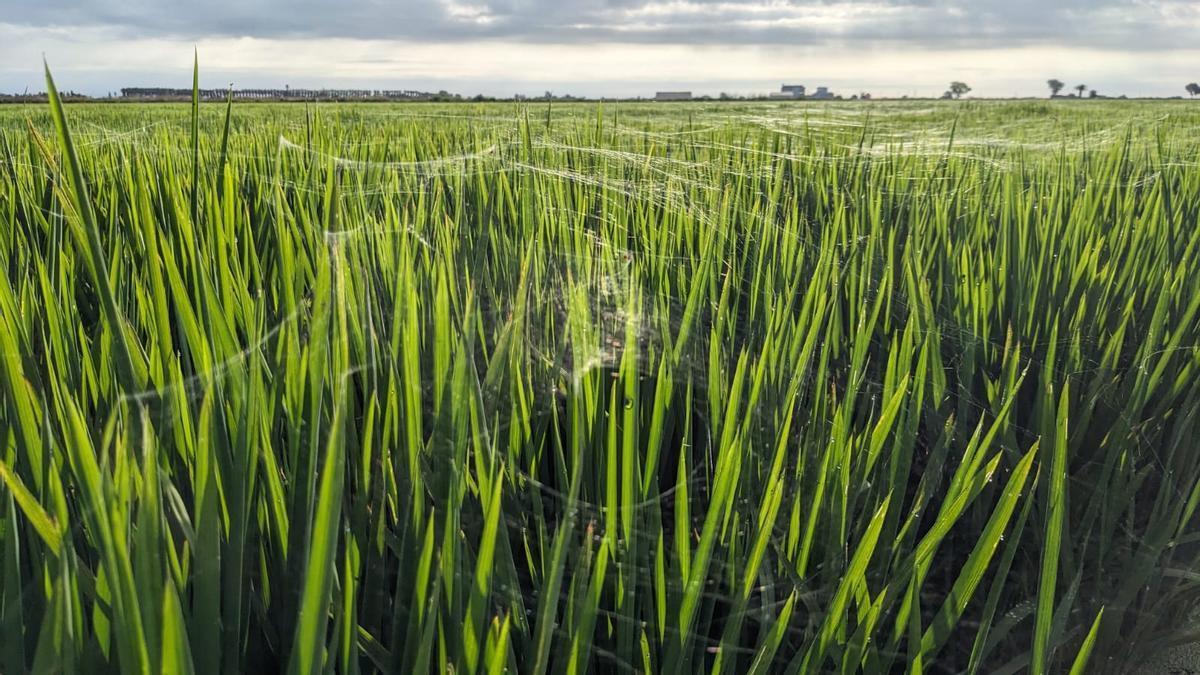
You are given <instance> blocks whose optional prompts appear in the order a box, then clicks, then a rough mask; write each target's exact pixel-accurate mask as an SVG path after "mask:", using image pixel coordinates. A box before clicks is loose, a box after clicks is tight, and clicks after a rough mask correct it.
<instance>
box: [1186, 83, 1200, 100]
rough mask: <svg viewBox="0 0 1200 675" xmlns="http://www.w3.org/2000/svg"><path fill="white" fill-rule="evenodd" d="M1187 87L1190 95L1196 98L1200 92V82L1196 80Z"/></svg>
mask: <svg viewBox="0 0 1200 675" xmlns="http://www.w3.org/2000/svg"><path fill="white" fill-rule="evenodd" d="M1186 89H1187V93H1188V95H1189V96H1191V97H1192V98H1195V97H1196V94H1200V84H1196V83H1195V82H1192V83H1190V84H1188V86H1187V87H1186Z"/></svg>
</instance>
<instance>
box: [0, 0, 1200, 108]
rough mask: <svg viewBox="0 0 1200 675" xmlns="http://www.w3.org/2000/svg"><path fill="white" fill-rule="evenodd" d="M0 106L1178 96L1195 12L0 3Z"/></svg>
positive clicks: (495, 0)
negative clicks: (1061, 92) (732, 96)
mask: <svg viewBox="0 0 1200 675" xmlns="http://www.w3.org/2000/svg"><path fill="white" fill-rule="evenodd" d="M2 4H3V5H4V6H5V10H6V11H4V12H3V13H0V92H8V93H20V92H22V91H25V90H29V91H40V90H41V89H43V88H44V85H43V80H42V73H41V60H42V57H43V55H44V56H45V58H46V60H47V61H48V62H49V63H50V65H51V67H52V69H53V71H54V73H55V78H56V80H57V82H58V85H59V87H60V89H64V90H75V91H80V92H83V93H87V94H93V95H100V94H104V93H106V92H109V91H115V90H117V89H119V88H120V87H122V86H176V87H187V86H190V82H191V79H190V78H191V60H192V47H193V46H195V47H196V48H197V49H198V51H199V54H200V68H201V80H202V82H201V83H202V85H203V86H210V87H220V86H224V85H226V84H228V83H231V82H232V83H233V84H234V85H235V86H238V87H276V86H279V87H282V86H283V85H285V84H288V85H290V86H293V87H385V88H414V89H427V90H437V89H447V90H450V91H453V92H457V93H462V94H475V93H483V94H487V95H495V96H509V95H512V94H515V93H522V94H540V93H542V92H543V91H545V90H551V91H553V92H555V93H556V94H576V95H586V96H638V95H641V96H651V95H653V93H654V91H655V90H657V89H690V90H692V91H693V92H695V93H697V94H712V95H716V94H718V93H719V92H722V91H727V92H731V93H737V94H754V93H764V92H767V91H773V90H776V89H778V87H779V85H780V84H782V83H784V82H787V83H797V84H804V85H807V86H809V87H815V86H818V85H825V86H829V87H831V88H832V89H834V90H835V91H837V92H838V93H843V94H846V95H849V94H853V93H858V92H861V91H868V92H871V93H873V94H875V95H889V96H900V95H905V94H907V95H910V96H936V95H938V94H940V93H941V92H942V91H943V90H944V89H945V88H946V85H947V83H948V82H950V81H951V80H963V81H966V82H967V83H969V84H970V85H971V86H972V87H973V88H974V91H973V92H972V93H973V94H975V95H979V96H996V97H1004V96H1042V95H1045V94H1046V93H1047V90H1046V85H1045V82H1046V80H1047V79H1048V78H1051V77H1054V78H1058V79H1060V80H1063V81H1064V82H1065V83H1066V84H1067V86H1068V87H1073V86H1075V85H1077V84H1084V85H1087V87H1088V88H1089V89H1092V88H1094V89H1097V90H1098V91H1099V92H1100V93H1102V94H1111V95H1114V96H1115V95H1120V94H1126V95H1129V96H1175V95H1183V96H1186V92H1185V90H1184V86H1185V85H1186V84H1187V83H1188V82H1195V81H1200V37H1198V36H1200V0H405V1H404V2H399V3H386V2H383V0H344V1H343V2H337V3H333V2H316V1H314V0H299V1H294V0H293V1H290V2H289V1H285V0H236V1H235V0H212V1H211V2H206V3H203V4H201V3H182V2H177V1H174V0H168V1H166V2H162V1H155V0H123V1H120V2H116V1H112V0H86V1H85V0H36V1H35V0H3V3H2Z"/></svg>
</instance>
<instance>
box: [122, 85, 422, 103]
mask: <svg viewBox="0 0 1200 675" xmlns="http://www.w3.org/2000/svg"><path fill="white" fill-rule="evenodd" d="M199 93H200V100H201V101H224V100H225V99H226V97H227V96H229V95H230V92H229V90H227V89H201V90H200V92H199ZM232 95H233V99H234V100H235V101H289V100H290V101H345V100H383V101H423V100H428V99H431V98H433V97H434V96H436V94H431V93H428V92H423V91H416V90H412V89H292V88H290V87H284V88H283V89H234V90H233V92H232ZM191 97H192V90H191V89H176V88H170V87H124V88H122V89H121V98H123V99H129V100H155V99H181V98H182V99H190V98H191Z"/></svg>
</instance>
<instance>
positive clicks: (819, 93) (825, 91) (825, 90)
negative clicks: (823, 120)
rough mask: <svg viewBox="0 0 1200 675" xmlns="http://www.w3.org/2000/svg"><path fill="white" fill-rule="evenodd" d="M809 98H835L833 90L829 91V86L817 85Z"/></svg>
mask: <svg viewBox="0 0 1200 675" xmlns="http://www.w3.org/2000/svg"><path fill="white" fill-rule="evenodd" d="M809 98H815V99H830V98H833V92H831V91H829V87H817V90H816V91H814V92H813V93H812V95H811V96H809Z"/></svg>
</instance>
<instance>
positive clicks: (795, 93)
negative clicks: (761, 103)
mask: <svg viewBox="0 0 1200 675" xmlns="http://www.w3.org/2000/svg"><path fill="white" fill-rule="evenodd" d="M804 91H805V89H804V85H802V84H785V85H783V86H781V87H779V91H778V92H776V93H774V94H771V98H804Z"/></svg>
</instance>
